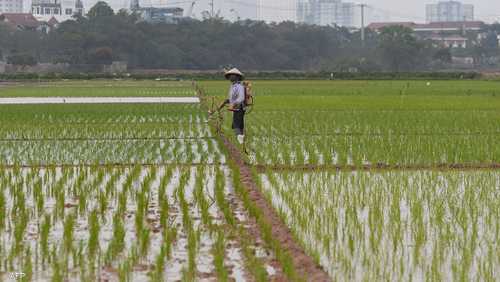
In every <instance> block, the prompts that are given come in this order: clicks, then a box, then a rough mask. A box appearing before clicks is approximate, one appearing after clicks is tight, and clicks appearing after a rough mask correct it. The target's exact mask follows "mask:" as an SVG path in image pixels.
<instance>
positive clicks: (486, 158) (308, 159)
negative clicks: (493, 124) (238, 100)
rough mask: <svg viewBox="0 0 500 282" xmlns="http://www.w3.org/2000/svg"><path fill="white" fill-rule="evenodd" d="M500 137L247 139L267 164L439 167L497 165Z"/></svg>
mask: <svg viewBox="0 0 500 282" xmlns="http://www.w3.org/2000/svg"><path fill="white" fill-rule="evenodd" d="M499 142H500V141H498V138H496V136H495V135H494V134H493V135H486V136H481V137H480V138H478V137H472V136H442V135H423V136H391V135H384V136H337V137H330V136H323V137H306V138H304V137H300V138H293V137H291V138H290V137H283V138H273V139H269V138H258V137H255V138H253V137H251V136H250V139H249V145H248V147H249V148H259V150H251V151H250V156H249V158H250V160H252V162H253V163H255V164H266V165H274V164H278V165H307V164H314V165H356V166H362V165H367V164H373V165H376V164H386V165H439V164H478V163H483V164H484V163H486V164H488V163H498V162H499V161H500V159H499V156H500V151H499V149H498V148H499V147H500V144H499Z"/></svg>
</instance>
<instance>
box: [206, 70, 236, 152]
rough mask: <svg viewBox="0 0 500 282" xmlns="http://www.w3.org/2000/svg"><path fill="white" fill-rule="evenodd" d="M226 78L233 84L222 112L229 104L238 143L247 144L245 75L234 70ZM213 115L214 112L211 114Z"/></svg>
mask: <svg viewBox="0 0 500 282" xmlns="http://www.w3.org/2000/svg"><path fill="white" fill-rule="evenodd" d="M224 77H225V78H226V79H227V80H229V81H230V82H231V86H230V87H229V97H228V99H226V100H224V102H223V103H222V104H221V105H220V106H219V108H218V109H217V111H220V110H221V109H222V108H224V107H225V106H226V105H228V104H229V110H230V111H232V112H233V125H232V128H233V130H234V133H235V134H236V138H237V139H238V143H240V144H242V145H243V144H244V143H245V86H244V85H243V78H244V76H243V73H242V72H240V71H239V70H238V69H237V68H233V69H231V70H229V71H226V72H225V73H224ZM209 113H210V114H213V112H212V111H210V112H209Z"/></svg>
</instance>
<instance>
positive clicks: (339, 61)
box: [0, 2, 500, 72]
mask: <svg viewBox="0 0 500 282" xmlns="http://www.w3.org/2000/svg"><path fill="white" fill-rule="evenodd" d="M487 28H488V30H487V33H486V34H487V36H486V38H485V39H484V40H482V41H481V44H478V45H476V46H474V47H473V49H471V50H468V51H467V52H471V53H472V54H474V55H475V56H479V57H481V56H484V57H487V56H492V55H497V53H498V40H496V39H497V37H496V36H497V34H500V26H499V25H492V26H488V27H487ZM360 38H361V36H360V32H359V31H357V32H352V31H350V30H348V29H346V28H343V27H338V26H313V25H305V24H297V23H294V22H282V23H272V24H266V23H264V22H261V21H251V20H246V21H238V22H229V21H227V20H224V19H222V18H213V19H204V20H202V21H200V20H188V19H186V20H180V21H179V22H178V23H177V24H164V23H159V24H150V23H147V22H144V21H140V20H139V17H138V16H137V15H135V14H130V13H128V12H126V11H125V10H120V11H118V12H117V13H114V11H113V10H112V9H111V8H110V7H109V6H108V5H107V4H106V3H105V2H98V3H97V4H96V5H95V6H94V7H92V8H91V9H90V10H89V12H88V14H87V15H86V17H82V16H76V17H75V18H74V19H73V20H69V21H65V22H62V23H60V24H59V26H58V28H57V29H54V30H52V31H50V32H49V33H43V32H38V31H30V30H12V29H10V28H9V27H7V26H6V25H5V24H0V60H1V59H2V58H3V60H6V61H7V62H10V63H13V64H26V65H29V64H34V63H37V62H41V63H69V64H75V65H79V64H109V63H111V62H112V61H127V63H128V65H129V68H141V69H220V68H222V67H224V66H228V65H236V66H238V67H241V68H243V69H250V70H302V71H319V70H327V71H349V70H357V71H365V72H368V71H419V70H435V69H438V68H440V67H443V66H446V64H448V63H450V61H451V54H452V50H450V49H446V48H444V49H443V48H439V47H436V46H435V44H432V42H430V41H425V40H419V39H418V38H417V37H416V36H415V35H414V34H413V31H412V30H411V29H408V28H404V27H398V26H396V27H390V28H386V29H383V30H382V31H381V32H374V31H370V30H367V31H366V37H365V41H364V42H361V39H360Z"/></svg>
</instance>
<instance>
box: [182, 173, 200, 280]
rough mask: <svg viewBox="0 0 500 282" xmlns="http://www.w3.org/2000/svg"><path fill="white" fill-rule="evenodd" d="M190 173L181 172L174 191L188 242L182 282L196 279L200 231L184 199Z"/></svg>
mask: <svg viewBox="0 0 500 282" xmlns="http://www.w3.org/2000/svg"><path fill="white" fill-rule="evenodd" d="M189 176H190V171H189V170H184V171H182V172H181V177H180V181H179V186H178V189H177V191H176V195H177V200H178V201H179V204H180V207H181V213H182V225H183V228H184V230H185V232H186V236H187V240H188V244H187V247H188V250H187V251H188V265H187V269H184V270H183V280H184V281H194V280H195V278H196V255H197V252H198V248H199V241H200V229H196V227H195V226H194V224H193V220H192V218H191V215H190V206H189V203H188V201H186V197H185V189H186V186H187V185H189V184H188V181H189Z"/></svg>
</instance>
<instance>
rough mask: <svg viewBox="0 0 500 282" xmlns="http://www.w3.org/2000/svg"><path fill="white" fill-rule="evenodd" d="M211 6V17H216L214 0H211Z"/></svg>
mask: <svg viewBox="0 0 500 282" xmlns="http://www.w3.org/2000/svg"><path fill="white" fill-rule="evenodd" d="M210 7H211V8H212V12H211V13H210V17H211V18H214V16H215V15H214V0H211V1H210Z"/></svg>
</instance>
